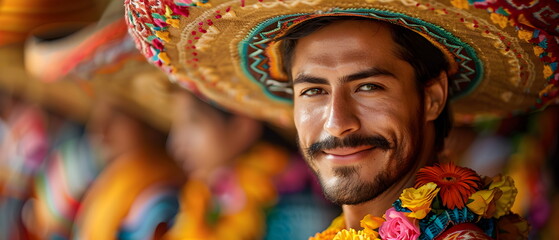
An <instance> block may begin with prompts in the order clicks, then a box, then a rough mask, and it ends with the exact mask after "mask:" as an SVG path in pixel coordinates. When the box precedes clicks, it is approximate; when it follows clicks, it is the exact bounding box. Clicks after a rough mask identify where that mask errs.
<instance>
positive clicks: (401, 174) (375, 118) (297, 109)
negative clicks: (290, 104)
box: [284, 17, 448, 228]
mask: <svg viewBox="0 0 559 240" xmlns="http://www.w3.org/2000/svg"><path fill="white" fill-rule="evenodd" d="M325 22H326V23H325ZM303 24H306V25H304V26H300V29H301V28H303V30H299V29H297V30H299V31H297V33H299V34H300V33H301V32H304V31H305V28H306V29H309V30H310V31H311V32H309V33H308V35H307V36H305V37H302V38H300V39H299V40H293V43H294V45H295V46H294V49H293V51H292V56H286V57H285V58H284V59H286V60H285V62H286V63H289V62H290V60H291V61H292V64H291V66H289V65H287V64H286V68H288V69H287V72H288V73H290V78H291V79H293V92H294V94H293V95H294V115H295V126H296V127H297V129H298V133H299V145H300V146H301V148H302V151H303V153H305V157H306V159H307V161H308V163H309V166H311V168H312V169H313V170H314V171H315V172H316V173H317V174H318V176H319V177H320V179H321V184H322V187H323V190H324V193H325V195H326V196H327V197H328V198H329V199H330V200H331V201H333V202H335V203H338V204H340V205H343V208H344V217H345V219H346V222H347V223H348V226H350V227H352V228H358V227H359V220H361V219H362V218H363V216H364V215H365V214H364V213H371V214H372V215H376V216H381V215H382V214H383V213H384V210H385V209H388V208H390V206H391V205H392V203H393V202H394V199H397V198H398V196H399V195H400V193H401V192H402V190H403V189H405V188H407V187H409V186H411V185H413V181H414V179H415V176H414V175H413V174H409V173H412V172H417V170H419V168H421V167H423V166H425V165H426V164H428V163H432V162H434V161H436V154H437V151H436V150H437V149H441V146H440V145H441V143H442V138H444V137H445V135H446V134H447V133H446V132H447V131H448V128H443V127H444V125H442V126H443V127H441V125H439V128H440V129H437V130H439V131H440V133H439V136H436V135H437V134H436V131H435V122H434V121H435V120H436V119H438V118H439V115H440V113H441V112H442V111H443V109H444V108H445V106H446V99H447V87H446V85H447V75H446V68H447V67H446V66H448V64H447V63H446V61H445V59H444V55H443V54H442V53H441V52H440V51H438V49H436V48H435V47H434V46H432V45H431V44H430V43H429V42H428V41H427V40H425V39H422V38H421V37H419V36H417V37H416V36H414V35H415V34H413V33H410V32H409V30H405V29H402V28H397V27H395V26H390V25H388V24H385V23H381V22H376V21H371V20H366V19H363V20H361V19H354V20H344V19H343V18H339V17H337V18H331V19H320V18H318V19H317V20H316V21H315V22H312V21H310V22H307V23H303ZM326 24H329V25H326ZM317 25H320V26H322V28H318V27H316V26H317ZM307 31H308V30H307ZM406 31H407V32H406ZM406 34H407V35H406ZM410 35H411V36H410ZM393 36H397V37H401V38H402V40H401V41H404V43H409V42H412V41H413V43H414V44H415V45H416V46H402V45H399V44H398V43H396V42H395V41H394V40H393ZM286 38H289V33H288V35H286ZM406 40H408V42H405V41H406ZM287 44H289V43H287V42H286V45H287ZM422 45H423V46H422ZM413 47H416V48H413ZM429 48H431V49H429ZM320 49H332V51H320ZM414 50H416V51H414ZM419 51H433V52H434V53H435V54H431V55H419V54H415V52H419ZM284 52H285V50H284ZM404 56H406V57H408V56H409V57H408V58H406V57H404ZM421 58H423V59H421ZM407 59H413V60H414V61H413V62H408V61H406V60H407ZM427 63H431V64H427ZM412 64H416V66H418V65H419V68H420V69H425V71H424V72H420V70H416V69H414V67H413V66H412ZM416 79H417V80H416ZM443 117H446V121H448V115H446V116H443ZM443 117H441V118H443ZM437 137H438V139H437ZM436 143H438V146H437V145H436Z"/></svg>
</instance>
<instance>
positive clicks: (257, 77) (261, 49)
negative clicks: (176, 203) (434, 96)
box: [238, 9, 483, 101]
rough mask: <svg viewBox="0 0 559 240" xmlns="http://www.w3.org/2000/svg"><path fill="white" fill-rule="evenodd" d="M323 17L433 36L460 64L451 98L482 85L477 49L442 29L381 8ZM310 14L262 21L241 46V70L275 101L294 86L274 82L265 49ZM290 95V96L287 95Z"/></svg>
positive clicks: (336, 12)
mask: <svg viewBox="0 0 559 240" xmlns="http://www.w3.org/2000/svg"><path fill="white" fill-rule="evenodd" d="M315 15H320V16H331V15H360V16H363V17H367V18H372V19H377V20H382V21H387V22H390V23H393V24H396V25H400V26H404V27H406V28H408V29H411V30H414V31H416V32H420V33H422V34H425V35H428V36H430V37H431V38H432V39H434V40H435V41H437V42H438V43H439V44H441V45H442V46H444V47H445V48H446V49H447V50H448V52H450V53H452V54H453V56H454V58H455V59H454V60H455V61H456V62H457V63H458V64H459V69H458V73H456V74H455V75H453V76H451V78H450V81H451V84H450V85H449V90H450V95H451V96H452V98H453V99H457V98H459V97H461V96H464V95H466V94H468V93H470V92H471V91H472V90H473V89H475V87H476V86H477V85H478V84H479V82H480V80H481V77H482V76H483V66H482V63H481V61H480V59H479V58H478V57H477V54H476V53H475V50H474V49H473V48H472V47H471V46H470V45H468V44H466V43H464V42H462V41H461V40H460V39H458V38H457V37H455V36H454V35H452V34H451V33H450V32H448V31H446V30H444V29H443V28H441V27H439V26H437V25H434V24H431V23H428V22H425V21H423V20H420V19H417V18H413V17H410V16H407V15H404V14H401V13H395V12H390V11H385V10H378V9H332V10H330V11H328V12H321V13H316V14H315ZM315 15H312V14H308V13H301V14H291V15H283V16H277V17H274V18H270V19H268V20H266V21H263V22H262V23H261V24H259V25H258V26H256V27H255V28H254V29H253V30H252V31H251V32H250V33H249V34H248V35H247V36H246V37H245V39H244V40H243V41H241V42H240V43H239V45H238V51H239V56H240V57H241V59H240V62H241V68H242V70H243V72H244V73H245V75H246V76H248V77H249V78H250V79H251V80H253V81H254V82H255V83H257V84H258V85H259V86H261V87H262V88H263V90H265V91H264V92H265V93H266V94H267V95H268V97H270V98H272V99H275V100H283V101H291V97H290V94H289V93H291V85H290V84H289V83H288V81H287V79H271V77H270V73H269V68H270V66H269V64H268V61H269V56H267V55H266V51H265V50H266V49H267V48H268V47H270V43H272V41H273V39H274V38H275V37H277V36H278V34H281V33H283V31H284V30H285V29H286V28H288V27H289V26H290V25H292V24H293V23H294V22H296V21H300V20H301V19H302V18H309V17H312V16H315ZM286 93H287V94H286Z"/></svg>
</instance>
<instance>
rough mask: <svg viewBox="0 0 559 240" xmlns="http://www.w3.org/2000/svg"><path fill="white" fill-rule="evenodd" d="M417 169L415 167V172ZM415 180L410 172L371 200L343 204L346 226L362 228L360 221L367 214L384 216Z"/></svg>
mask: <svg viewBox="0 0 559 240" xmlns="http://www.w3.org/2000/svg"><path fill="white" fill-rule="evenodd" d="M417 170H418V169H416V168H414V170H413V173H415V172H416V171H417ZM414 181H415V174H408V175H406V176H405V177H404V178H402V180H401V181H399V182H398V183H396V184H394V185H393V186H392V187H391V188H389V189H388V190H386V192H384V193H383V194H381V195H379V196H378V197H376V198H375V199H373V200H371V201H368V202H365V203H361V204H357V205H343V206H342V209H343V211H344V220H345V223H346V228H353V229H361V226H360V221H361V219H363V217H365V215H367V214H371V215H372V216H377V217H382V215H383V214H384V213H385V212H386V210H387V209H389V208H390V207H391V206H392V203H394V201H396V199H398V197H400V194H402V191H403V190H404V189H406V188H409V187H412V186H413V183H414Z"/></svg>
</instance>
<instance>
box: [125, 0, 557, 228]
mask: <svg viewBox="0 0 559 240" xmlns="http://www.w3.org/2000/svg"><path fill="white" fill-rule="evenodd" d="M129 2H130V4H129V5H127V11H128V13H129V14H128V16H131V17H130V18H128V19H127V20H128V23H129V27H130V29H131V30H132V33H133V34H134V36H135V37H136V40H137V45H138V47H139V48H140V49H141V50H142V52H143V53H144V55H145V56H146V57H148V58H149V59H150V60H151V61H152V62H153V63H154V64H157V65H159V66H160V67H161V68H162V69H163V70H164V71H166V72H167V73H168V74H169V75H170V76H171V77H173V78H174V79H175V80H177V81H183V82H186V83H188V84H190V85H195V86H196V87H197V88H198V89H200V91H202V92H203V93H204V94H206V95H208V96H209V97H210V98H212V99H213V100H214V101H216V102H218V103H220V104H222V105H224V106H227V107H229V108H233V109H235V110H238V111H241V112H246V113H249V114H252V115H253V116H255V117H259V118H262V119H266V120H268V121H271V122H275V123H277V124H280V125H283V126H289V122H286V121H285V119H284V118H283V117H284V116H289V115H290V113H291V112H290V111H291V110H293V115H294V118H293V119H294V120H295V121H294V123H295V124H294V125H295V127H296V129H297V132H298V135H299V144H300V146H301V148H302V150H303V152H304V154H305V156H306V159H307V162H308V163H309V165H310V167H311V168H312V169H313V170H314V171H315V172H316V173H317V175H318V176H319V178H320V179H321V184H322V186H323V189H324V192H325V194H326V195H327V196H328V198H330V199H331V200H332V201H334V202H336V203H338V204H342V205H343V209H344V215H343V218H341V220H340V219H338V220H335V222H334V223H333V226H335V227H333V228H330V229H331V230H332V232H328V231H326V232H325V233H324V234H322V235H317V238H319V239H328V238H330V239H331V238H333V237H334V235H335V236H336V238H341V239H343V238H348V236H349V238H351V236H355V235H359V236H360V237H364V238H371V239H374V238H376V237H378V236H379V235H378V234H377V232H376V230H377V229H378V231H379V232H380V236H381V237H382V238H391V236H392V235H391V234H390V231H395V230H394V229H396V228H397V227H395V226H396V225H398V224H396V225H394V224H392V223H393V222H394V221H393V219H403V220H402V221H403V222H405V223H406V224H400V225H398V226H404V225H406V226H410V229H407V230H406V231H403V232H406V233H409V232H413V234H411V235H410V236H413V237H411V238H417V237H420V238H422V239H423V238H428V239H432V238H435V237H456V236H457V235H458V236H461V237H465V236H469V237H473V238H482V239H485V238H488V235H489V236H491V237H496V235H497V234H500V233H502V232H506V231H507V230H503V228H501V227H502V226H501V225H503V226H512V225H513V224H507V223H505V222H504V221H502V220H503V219H506V218H509V216H510V215H511V214H510V208H508V207H506V206H508V205H512V202H513V201H514V197H513V196H514V195H515V190H514V186H512V185H513V184H511V183H510V181H509V180H506V181H505V182H507V184H505V185H506V186H507V187H506V188H500V187H495V185H494V184H497V183H498V182H500V181H502V179H501V178H496V179H494V180H493V182H492V183H490V184H489V186H487V184H488V183H482V182H481V178H480V176H478V175H477V174H476V173H475V172H474V171H472V170H470V169H465V168H459V167H456V166H454V165H450V164H449V165H447V164H443V165H435V166H433V167H426V168H422V167H424V166H428V165H431V164H433V163H436V162H437V158H436V156H437V153H438V152H439V151H440V150H442V147H443V145H442V142H443V140H444V137H445V136H446V135H447V132H448V129H449V128H450V126H451V124H450V123H451V121H450V120H449V119H450V116H449V113H448V112H447V111H446V110H445V108H446V105H447V101H448V99H449V98H450V97H452V98H454V99H458V98H459V97H461V98H460V99H458V100H457V101H456V102H455V103H454V104H453V107H454V108H453V109H454V110H455V112H454V117H455V118H456V119H457V121H459V122H462V123H464V122H471V121H472V120H475V119H476V118H477V119H479V118H483V117H486V116H493V117H495V116H506V115H507V114H511V113H518V112H521V111H522V110H524V109H527V108H528V107H529V106H532V105H534V104H535V106H533V108H537V107H541V106H542V104H545V103H551V102H552V101H553V99H554V98H555V97H556V96H557V95H558V91H557V79H556V77H557V76H558V75H556V74H557V68H556V67H553V66H554V64H553V61H552V60H551V59H550V58H549V56H554V55H555V54H556V52H557V50H556V49H557V41H556V39H555V38H553V37H552V34H556V32H554V31H555V30H553V29H552V28H549V26H548V25H546V23H545V22H546V21H541V20H542V19H543V18H540V19H539V20H538V19H536V18H532V17H530V20H527V21H528V22H529V23H527V21H524V20H525V19H521V18H522V17H519V16H524V17H525V16H530V14H531V13H532V12H533V11H536V9H535V8H529V9H527V10H526V9H525V10H523V11H525V12H519V11H520V10H519V8H518V6H512V4H508V3H503V2H499V3H497V2H495V1H481V2H476V3H475V7H478V8H482V9H473V7H474V6H470V5H469V4H468V3H467V2H465V1H450V2H447V1H429V0H425V1H418V2H414V3H411V2H407V1H382V2H380V1H312V2H311V1H258V2H256V1H251V2H245V1H242V2H241V3H239V4H237V3H234V2H227V1H211V2H204V3H201V2H197V3H193V4H186V5H185V4H174V3H171V2H151V3H149V4H148V3H145V2H139V1H129ZM535 5H539V6H538V7H548V8H549V9H555V8H556V6H552V5H553V4H550V3H537V4H535ZM535 5H534V6H535ZM163 9H167V11H166V12H165V13H164V14H163V12H164V11H162V10H163ZM465 9H468V11H465ZM485 9H487V10H485ZM496 9H505V10H503V11H505V12H507V13H511V14H504V13H503V12H502V11H501V10H496ZM488 11H489V12H490V14H489V13H488ZM493 11H494V12H493ZM513 13H514V14H513ZM498 19H499V20H498ZM546 19H547V18H546ZM549 20H551V19H549ZM509 24H511V25H514V27H511V26H509ZM548 32H549V33H548ZM517 36H518V37H517ZM518 38H520V39H521V40H519V39H518ZM541 42H545V43H550V45H545V46H544V45H541V44H540V45H541V46H538V47H539V48H537V47H535V46H534V45H532V44H534V43H541ZM542 46H544V47H542ZM535 49H537V53H536V55H533V54H531V53H532V52H533V51H534V50H535ZM525 66H534V68H530V69H527V68H526V67H525ZM554 76H555V77H554ZM505 79H506V80H505ZM553 79H555V80H553ZM511 83H512V84H511ZM538 85H539V87H537V86H538ZM520 89H522V90H520ZM522 91H523V93H520V92H522ZM290 98H292V100H293V106H291V105H290V104H289V100H290ZM533 108H532V109H533ZM416 172H418V175H417V177H416V176H415V175H416ZM506 179H508V178H506ZM428 180H430V181H428ZM414 182H415V183H414ZM429 182H434V183H435V185H434V187H432V188H431V187H429ZM412 186H414V187H413V188H412ZM429 188H431V189H429ZM453 188H454V189H455V190H456V191H453V190H452V189H453ZM495 188H498V189H499V190H493V189H495ZM427 189H429V190H427ZM501 190H502V193H499V191H501ZM439 191H440V194H439V193H438V192H439ZM415 192H422V193H427V192H428V194H427V195H426V196H425V197H426V198H427V199H430V200H428V201H427V204H426V205H424V206H423V205H421V206H417V205H414V204H413V203H412V202H413V201H410V199H411V200H417V199H415V198H414V197H413V196H418V195H421V196H423V195H422V194H418V195H414V194H412V193H415ZM401 193H402V194H401ZM482 193H488V194H490V196H489V195H488V196H486V197H487V198H485V197H482V198H483V199H485V200H486V201H485V202H484V203H483V204H480V205H478V203H479V202H477V200H475V199H474V198H477V197H478V196H480V194H482ZM400 194H401V195H400ZM499 194H502V196H501V195H499ZM406 196H407V197H406ZM427 196H430V197H427ZM435 197H436V198H435ZM433 199H438V200H433ZM497 199H499V200H497ZM470 200H471V201H470ZM478 200H479V199H478ZM439 201H442V205H444V207H443V208H439V204H440V202H439ZM495 202H498V203H496V204H497V205H496V206H497V208H498V209H501V210H503V211H500V210H499V211H498V212H499V213H494V212H492V211H487V210H488V209H490V208H491V207H490V206H493V203H495ZM471 203H473V205H477V206H482V205H483V207H482V208H483V210H482V209H481V208H477V207H475V206H473V205H472V204H471ZM466 205H468V206H467V207H466ZM391 206H394V208H390V207H391ZM431 208H432V209H433V211H431ZM386 209H389V210H388V211H386V212H385V210H386ZM439 210H440V211H442V212H443V213H444V214H446V215H444V214H443V215H441V214H442V213H441V212H438V211H439ZM449 211H450V212H449ZM452 211H454V213H453V212H452ZM456 211H464V212H461V213H460V214H455V213H456ZM469 211H471V212H473V213H470V212H469ZM383 213H385V214H384V218H383V219H381V218H372V217H370V216H368V215H367V214H371V215H373V216H382V215H383ZM462 213H463V214H462ZM461 214H462V215H461ZM472 214H473V215H472ZM458 215H460V216H458ZM395 216H396V217H395ZM445 216H446V217H447V218H445ZM448 216H451V217H448ZM462 217H464V218H462ZM443 218H444V219H443ZM449 218H450V219H451V220H449ZM482 218H483V219H482ZM474 219H480V221H477V222H476V221H474ZM396 221H397V220H396ZM437 221H440V222H439V223H440V224H439V225H437V224H435V223H434V222H437ZM340 222H342V223H340ZM489 222H490V223H489ZM494 222H497V223H498V225H499V227H498V228H494V227H488V226H489V225H491V224H494ZM509 223H510V222H509ZM476 225H477V226H476ZM355 229H357V230H359V229H363V231H360V232H356V231H354V230H355ZM334 230H335V231H334ZM412 230H413V231H412ZM517 230H518V228H517ZM524 230H526V229H522V230H518V231H519V232H522V231H524ZM526 231H527V230H526ZM524 233H525V232H523V234H524ZM329 234H330V235H329ZM518 236H522V234H520V233H519V234H518Z"/></svg>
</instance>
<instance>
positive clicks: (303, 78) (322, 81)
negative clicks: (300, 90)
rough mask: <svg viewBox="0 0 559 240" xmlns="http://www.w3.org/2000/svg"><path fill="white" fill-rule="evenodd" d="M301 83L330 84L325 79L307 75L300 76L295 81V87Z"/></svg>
mask: <svg viewBox="0 0 559 240" xmlns="http://www.w3.org/2000/svg"><path fill="white" fill-rule="evenodd" d="M299 83H316V84H328V81H326V79H324V78H319V77H313V76H309V75H305V74H299V75H297V77H296V78H295V79H294V80H293V85H296V84H299Z"/></svg>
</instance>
